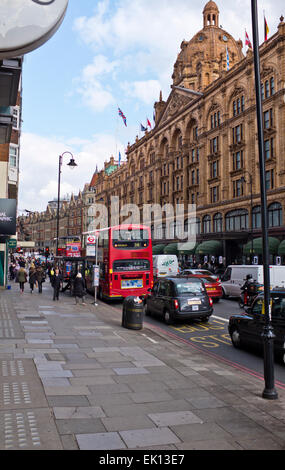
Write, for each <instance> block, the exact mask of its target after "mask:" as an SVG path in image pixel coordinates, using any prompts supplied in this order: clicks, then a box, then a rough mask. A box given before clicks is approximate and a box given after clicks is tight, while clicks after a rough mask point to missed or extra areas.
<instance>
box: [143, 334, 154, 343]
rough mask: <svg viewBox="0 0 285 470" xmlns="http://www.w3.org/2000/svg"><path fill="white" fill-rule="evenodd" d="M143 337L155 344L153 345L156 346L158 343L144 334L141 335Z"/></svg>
mask: <svg viewBox="0 0 285 470" xmlns="http://www.w3.org/2000/svg"><path fill="white" fill-rule="evenodd" d="M142 335H143V336H145V337H146V338H147V339H148V340H149V341H151V342H152V343H155V344H158V341H155V340H154V339H152V338H149V336H147V335H146V334H144V333H142Z"/></svg>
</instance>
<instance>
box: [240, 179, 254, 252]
mask: <svg viewBox="0 0 285 470" xmlns="http://www.w3.org/2000/svg"><path fill="white" fill-rule="evenodd" d="M244 172H245V173H247V174H248V176H249V185H250V213H251V218H250V227H251V256H253V213H252V209H253V194H252V175H251V174H250V173H249V171H248V170H244ZM241 181H242V182H243V183H246V182H247V181H246V179H245V177H244V176H242V177H241Z"/></svg>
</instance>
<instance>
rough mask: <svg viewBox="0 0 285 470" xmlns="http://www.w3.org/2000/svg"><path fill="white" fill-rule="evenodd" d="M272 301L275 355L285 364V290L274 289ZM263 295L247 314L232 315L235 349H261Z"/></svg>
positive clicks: (231, 325) (229, 328)
mask: <svg viewBox="0 0 285 470" xmlns="http://www.w3.org/2000/svg"><path fill="white" fill-rule="evenodd" d="M270 297H271V301H272V309H271V315H272V327H273V331H274V335H275V338H274V353H275V356H276V357H278V358H280V359H281V360H282V362H283V363H284V364H285V289H282V288H281V289H274V290H272V291H271V293H270ZM263 299H264V297H263V294H260V295H259V296H258V297H257V298H256V299H255V301H254V302H253V305H252V307H251V308H249V309H248V310H247V312H246V313H240V314H236V315H232V316H231V317H230V319H229V324H228V330H229V334H230V337H231V340H232V343H233V345H234V347H236V348H242V347H246V346H251V347H255V348H258V349H261V347H262V346H263V338H262V336H261V334H262V332H263V328H264V324H265V317H264V311H263Z"/></svg>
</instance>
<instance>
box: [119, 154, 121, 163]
mask: <svg viewBox="0 0 285 470" xmlns="http://www.w3.org/2000/svg"><path fill="white" fill-rule="evenodd" d="M120 165H121V152H119V166H120Z"/></svg>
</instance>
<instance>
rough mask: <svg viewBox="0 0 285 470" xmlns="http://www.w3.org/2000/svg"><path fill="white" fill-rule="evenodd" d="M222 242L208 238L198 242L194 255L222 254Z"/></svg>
mask: <svg viewBox="0 0 285 470" xmlns="http://www.w3.org/2000/svg"><path fill="white" fill-rule="evenodd" d="M222 251H223V247H222V243H221V242H220V241H217V240H208V241H206V242H203V243H200V245H198V246H197V248H196V250H195V254H196V255H217V254H222Z"/></svg>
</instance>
